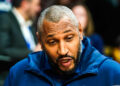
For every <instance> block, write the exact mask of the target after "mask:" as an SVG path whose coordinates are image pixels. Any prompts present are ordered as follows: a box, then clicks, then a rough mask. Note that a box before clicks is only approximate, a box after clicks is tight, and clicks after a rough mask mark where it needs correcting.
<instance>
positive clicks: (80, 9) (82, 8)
mask: <svg viewBox="0 0 120 86" xmlns="http://www.w3.org/2000/svg"><path fill="white" fill-rule="evenodd" d="M71 9H72V11H73V13H74V14H75V16H76V17H77V19H78V21H79V22H80V24H81V26H82V29H83V31H84V35H85V36H88V37H89V38H90V40H91V44H92V45H93V46H94V47H95V48H96V49H98V50H99V51H100V52H101V53H103V52H104V51H103V49H104V43H103V40H102V38H101V36H100V35H98V34H97V33H95V32H94V23H93V19H92V16H91V13H90V11H89V9H88V7H87V6H86V5H85V4H84V3H82V2H78V3H77V4H75V5H73V7H72V8H71Z"/></svg>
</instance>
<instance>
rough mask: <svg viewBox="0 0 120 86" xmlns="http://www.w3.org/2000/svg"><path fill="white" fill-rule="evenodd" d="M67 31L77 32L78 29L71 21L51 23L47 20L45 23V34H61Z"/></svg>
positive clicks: (62, 20)
mask: <svg viewBox="0 0 120 86" xmlns="http://www.w3.org/2000/svg"><path fill="white" fill-rule="evenodd" d="M66 30H71V31H77V27H76V26H75V25H73V24H72V22H71V21H70V19H68V18H63V19H61V20H60V21H59V22H57V23H55V22H51V21H48V20H46V19H44V21H43V33H44V34H50V33H59V32H64V31H66Z"/></svg>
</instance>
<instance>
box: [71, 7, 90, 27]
mask: <svg viewBox="0 0 120 86" xmlns="http://www.w3.org/2000/svg"><path fill="white" fill-rule="evenodd" d="M72 11H73V13H74V14H75V16H76V17H77V19H78V21H79V22H80V23H81V26H82V28H83V29H85V28H86V26H87V22H88V15H87V11H86V9H85V8H84V7H83V6H75V7H73V8H72Z"/></svg>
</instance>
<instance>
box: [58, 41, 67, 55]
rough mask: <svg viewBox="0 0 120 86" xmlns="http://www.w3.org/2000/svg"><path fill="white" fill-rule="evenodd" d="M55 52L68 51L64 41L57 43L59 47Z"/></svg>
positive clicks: (64, 53)
mask: <svg viewBox="0 0 120 86" xmlns="http://www.w3.org/2000/svg"><path fill="white" fill-rule="evenodd" d="M57 53H58V54H59V55H66V54H67V53H68V48H67V46H66V43H65V42H63V41H62V42H60V43H59V47H58V51H57Z"/></svg>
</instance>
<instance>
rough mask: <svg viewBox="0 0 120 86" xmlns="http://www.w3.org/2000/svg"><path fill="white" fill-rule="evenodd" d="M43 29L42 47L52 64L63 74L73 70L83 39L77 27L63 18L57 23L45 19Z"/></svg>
mask: <svg viewBox="0 0 120 86" xmlns="http://www.w3.org/2000/svg"><path fill="white" fill-rule="evenodd" d="M43 28H44V29H43V33H42V37H41V41H42V47H43V50H45V51H46V53H47V55H48V58H49V59H50V60H51V62H52V64H54V65H56V67H57V69H59V70H61V71H63V72H69V71H71V70H73V69H74V68H75V66H76V62H77V61H76V60H77V59H78V52H79V49H80V39H82V36H80V35H79V32H78V30H77V27H76V26H74V25H73V24H72V23H71V21H70V20H69V19H68V18H63V19H61V20H60V21H59V22H57V23H53V22H50V21H48V20H45V19H44V22H43Z"/></svg>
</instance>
